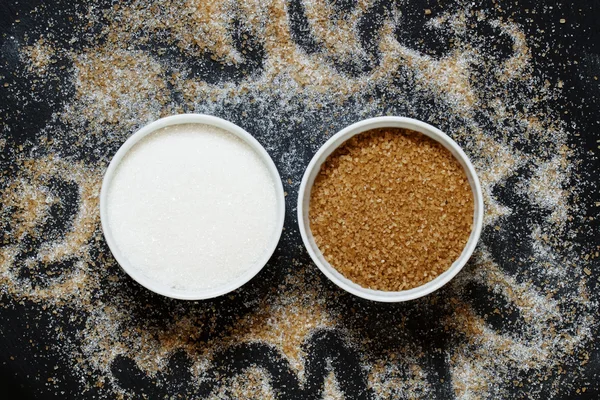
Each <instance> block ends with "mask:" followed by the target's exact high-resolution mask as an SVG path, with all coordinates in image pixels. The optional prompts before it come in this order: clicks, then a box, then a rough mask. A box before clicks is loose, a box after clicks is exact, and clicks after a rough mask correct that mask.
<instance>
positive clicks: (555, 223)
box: [0, 0, 598, 398]
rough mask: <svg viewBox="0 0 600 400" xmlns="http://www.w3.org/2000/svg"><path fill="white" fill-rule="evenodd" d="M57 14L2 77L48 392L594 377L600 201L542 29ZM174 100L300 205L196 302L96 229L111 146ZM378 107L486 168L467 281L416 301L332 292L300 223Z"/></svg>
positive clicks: (441, 13)
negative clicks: (134, 268) (587, 226)
mask: <svg viewBox="0 0 600 400" xmlns="http://www.w3.org/2000/svg"><path fill="white" fill-rule="evenodd" d="M61 7H62V8H61ZM61 7H57V9H59V10H60V12H58V11H55V10H51V9H50V8H49V7H45V6H43V5H42V6H40V7H38V8H37V9H36V10H34V11H35V12H32V13H30V14H28V15H26V16H23V17H21V19H22V20H23V23H25V22H27V23H28V24H29V26H34V27H35V26H36V24H37V21H42V20H43V21H51V22H53V23H52V24H51V26H50V29H49V30H48V31H46V30H45V29H43V28H42V27H44V26H46V25H45V24H44V25H42V24H40V26H39V27H37V28H33V29H31V30H30V31H29V32H27V35H25V31H24V30H19V29H20V28H19V26H16V27H15V28H14V32H13V36H12V37H13V38H12V39H11V38H10V37H9V38H7V39H5V48H7V49H8V48H14V53H15V54H18V57H13V58H10V59H9V60H8V61H7V63H6V64H4V66H3V67H2V68H3V69H4V70H7V69H8V72H11V73H14V75H10V76H14V78H4V79H5V82H6V83H7V85H6V87H4V91H5V94H6V97H5V98H6V101H5V103H4V105H3V107H4V108H3V109H2V110H0V111H1V115H2V122H0V123H2V124H3V130H4V132H6V133H7V135H6V138H3V139H2V142H0V147H2V150H3V157H2V159H1V160H0V163H1V164H2V169H3V170H4V171H6V172H5V174H4V175H3V176H2V177H1V178H0V188H1V196H2V209H1V211H0V215H1V220H0V222H1V223H2V226H3V230H2V235H3V237H2V246H1V247H0V262H1V264H0V277H1V278H0V279H1V282H2V297H3V302H4V303H5V309H4V312H5V313H6V315H12V314H10V310H17V309H18V310H20V309H21V308H23V309H24V310H25V311H20V312H23V313H25V314H26V315H27V317H26V318H25V319H24V320H25V321H27V322H23V323H28V324H30V323H31V325H32V326H33V324H35V323H36V318H38V317H34V316H33V315H37V314H36V313H38V310H39V312H40V313H41V312H42V311H41V310H45V312H50V317H49V318H50V319H49V320H48V321H46V322H44V324H45V325H43V324H42V326H41V327H40V328H39V329H51V330H52V331H56V332H57V335H56V337H55V338H52V339H48V346H49V348H48V350H46V351H47V352H48V353H51V355H50V356H48V357H51V358H57V359H60V360H62V361H61V362H62V363H64V367H63V368H64V371H62V370H60V371H61V372H62V373H63V374H66V376H68V377H66V378H65V377H63V378H60V377H58V376H56V375H57V374H56V373H55V372H54V371H53V370H45V369H44V368H43V367H40V369H39V372H38V373H39V374H40V377H39V378H40V379H41V380H43V381H44V382H46V380H47V379H51V380H49V381H47V383H46V384H44V385H40V386H39V388H38V389H36V390H38V391H39V392H40V393H46V392H53V391H55V390H58V391H61V390H63V391H64V390H67V391H71V392H72V393H79V392H81V391H84V392H86V393H88V394H89V395H90V396H91V395H93V394H99V395H104V396H109V397H114V396H115V395H122V396H125V397H136V396H137V395H139V391H141V390H142V389H143V390H144V393H146V394H147V395H148V396H149V397H156V396H157V395H159V394H161V393H163V394H171V393H176V392H178V393H182V394H186V395H188V396H202V397H204V396H213V397H215V398H230V397H249V396H251V395H253V394H254V395H257V396H261V397H268V396H272V397H275V398H290V397H293V396H296V397H298V398H303V397H302V396H307V397H312V398H321V397H326V398H335V396H339V397H343V396H344V395H347V396H350V395H356V394H357V393H362V395H363V396H364V397H365V398H371V397H373V398H394V397H410V396H414V397H423V398H449V397H452V396H455V397H457V398H479V397H509V396H514V395H515V393H516V394H517V395H518V394H519V393H521V394H522V395H529V396H538V397H551V396H555V397H556V396H560V395H562V394H564V393H568V392H564V391H565V390H571V389H573V390H575V388H572V387H570V386H569V385H570V384H571V382H572V379H574V378H573V376H570V377H566V376H564V375H562V374H561V371H564V370H569V371H570V373H571V374H574V375H576V374H577V373H578V372H577V371H579V370H580V369H581V370H582V371H583V370H584V369H585V361H586V357H588V358H589V354H588V352H587V350H586V348H587V347H588V346H589V344H590V342H591V340H592V338H593V336H594V332H596V330H597V317H596V312H595V309H596V306H597V301H598V296H597V294H596V293H597V292H595V291H593V290H591V288H592V287H593V286H591V285H592V284H591V283H590V282H591V281H592V278H591V277H588V275H592V276H593V277H595V275H593V274H595V272H593V268H591V265H592V263H597V261H595V260H594V257H596V256H595V251H594V249H592V248H590V246H589V243H587V242H586V241H585V240H583V239H580V238H579V236H578V233H577V232H576V229H578V228H577V227H578V226H580V225H577V224H576V222H578V221H579V222H581V220H582V219H583V218H584V217H585V215H586V213H589V209H588V208H586V207H589V206H590V205H593V202H592V199H590V198H588V197H586V192H585V190H584V189H585V188H586V187H587V186H588V185H590V184H591V183H590V180H591V177H589V176H585V175H581V172H582V171H581V170H580V169H579V167H578V165H579V160H581V159H582V158H584V157H585V154H584V153H583V151H582V150H579V149H574V148H572V147H571V146H570V143H571V142H570V140H572V137H573V135H575V134H576V133H577V128H576V126H572V125H567V124H566V123H565V122H564V121H563V120H562V119H561V117H560V115H559V114H558V113H557V112H556V110H555V108H554V105H555V104H556V103H559V102H560V101H564V100H563V96H564V95H563V93H562V85H563V84H562V83H561V82H560V81H559V82H550V81H548V80H547V79H546V77H545V76H544V73H543V72H541V71H539V70H538V69H537V68H538V65H537V64H536V63H535V62H534V60H533V55H532V48H534V49H536V50H539V49H541V48H543V47H544V44H543V42H542V41H541V40H538V39H536V37H535V36H534V33H535V32H533V31H532V29H531V28H527V27H524V26H522V25H520V24H518V23H516V22H510V19H509V18H507V12H504V11H502V10H494V11H490V10H480V9H476V8H474V6H472V5H471V4H470V3H464V4H460V5H456V6H453V7H451V8H448V9H442V8H432V13H431V14H425V13H424V12H423V8H418V7H416V6H415V5H411V4H401V3H399V4H395V3H389V4H388V3H387V2H379V1H373V2H369V1H367V2H334V3H318V2H309V1H305V2H300V1H296V0H292V1H287V2H284V1H267V2H259V1H256V2H236V1H224V2H202V1H195V0H189V1H179V2H157V3H149V2H145V1H133V2H130V3H128V4H127V5H119V4H117V5H109V4H104V3H99V4H92V5H89V4H87V3H86V4H77V3H74V4H69V5H62V6H61ZM26 19H27V21H26ZM421 38H423V40H421ZM11 46H12V47H11ZM3 54H5V53H3ZM6 54H12V53H10V52H7V53H6ZM3 57H5V58H6V56H3ZM3 73H4V72H3ZM3 76H9V75H8V74H4V75H3ZM11 79H12V80H11ZM179 112H201V113H209V114H214V115H218V116H221V117H224V118H226V119H229V120H231V121H233V122H235V123H236V124H238V125H240V126H242V127H244V128H245V129H246V130H248V131H249V132H252V133H253V134H254V135H255V136H256V137H257V139H258V140H259V141H260V142H261V143H262V144H263V145H264V146H265V147H266V148H267V150H268V151H269V152H270V153H271V155H272V156H273V158H274V160H275V162H276V164H277V166H278V168H279V170H280V172H281V175H282V177H283V178H284V180H285V181H286V190H287V192H288V193H289V195H288V197H287V200H288V209H290V210H291V211H292V212H290V213H289V214H288V215H289V216H288V219H287V220H286V230H285V232H284V235H283V237H282V242H281V246H280V250H278V251H277V252H276V254H275V256H274V258H273V259H272V261H271V263H270V265H268V266H267V267H266V268H265V271H263V272H262V273H261V274H260V275H259V277H258V278H257V279H254V280H253V281H251V282H250V283H249V284H248V285H247V286H245V287H244V289H242V290H240V291H238V292H236V293H234V294H233V295H232V296H229V297H226V298H222V299H216V300H213V301H207V302H201V303H181V302H177V301H169V300H166V299H163V298H160V297H156V296H154V295H152V294H150V293H148V292H147V291H145V290H144V289H142V288H140V287H138V286H137V285H135V284H134V283H132V282H131V281H130V280H129V279H128V278H127V277H126V276H125V275H124V274H123V273H122V272H121V271H120V270H119V269H118V267H117V265H116V263H115V261H114V260H113V259H112V257H111V255H110V252H109V251H108V249H107V247H106V245H105V243H104V240H103V237H102V234H101V231H100V226H99V215H98V208H97V201H98V197H97V196H98V192H99V187H100V182H101V178H102V173H103V171H104V169H105V167H106V165H107V162H108V161H109V160H110V157H111V156H112V154H114V152H115V151H116V149H117V148H118V147H119V146H120V144H122V143H123V141H124V140H125V139H126V138H127V137H128V136H129V135H130V134H131V133H132V132H134V131H135V130H136V129H137V128H139V127H140V126H142V125H144V124H145V123H147V122H149V121H152V120H154V119H156V118H159V117H161V116H165V115H168V114H173V113H179ZM382 114H389V115H405V116H411V117H416V118H419V119H424V120H426V121H428V122H430V123H432V124H433V125H436V126H439V127H440V128H441V129H442V130H444V131H445V132H447V133H448V134H450V135H451V136H452V137H453V138H454V139H455V140H456V141H457V142H458V143H459V144H460V145H461V146H462V147H463V148H464V149H465V151H466V152H467V153H468V155H469V156H470V157H471V158H472V160H473V162H474V164H475V167H476V169H477V170H478V173H479V174H480V177H481V181H482V185H483V187H484V195H485V200H486V207H487V212H486V221H485V227H484V235H483V237H482V243H481V245H480V246H479V248H478V250H477V251H476V253H475V255H474V257H473V259H472V260H471V262H470V263H469V264H468V266H467V267H466V268H465V270H464V271H463V272H462V273H461V274H460V275H459V276H458V278H457V279H456V280H455V281H454V282H453V283H452V284H451V285H450V286H449V287H447V288H445V289H443V290H442V291H441V292H439V293H437V294H434V295H432V296H430V297H428V298H426V299H422V300H419V301H415V302H410V303H407V304H400V305H379V304H370V303H365V302H362V301H359V300H357V299H355V298H353V297H350V296H349V295H347V294H344V293H341V292H340V291H339V290H337V289H335V288H334V287H333V286H332V285H331V284H330V283H329V282H327V281H326V279H324V278H323V277H321V276H320V274H318V273H317V272H318V271H317V270H316V268H315V267H314V266H313V265H312V264H311V263H310V260H309V258H308V256H307V255H306V254H305V253H304V251H303V250H302V247H301V241H300V239H299V235H298V233H297V231H296V221H295V220H294V217H292V215H295V214H294V212H293V206H294V204H295V198H296V195H297V188H298V184H299V181H300V178H301V175H302V172H303V169H304V167H305V166H306V164H307V163H308V161H309V159H310V157H311V156H312V154H313V153H314V151H316V149H317V148H318V147H319V146H320V144H322V143H323V142H324V141H325V140H327V138H328V137H329V136H330V135H331V134H333V133H334V132H335V131H337V130H338V129H341V128H342V127H344V126H346V125H348V124H349V123H351V122H355V121H356V120H358V119H362V118H366V117H370V116H375V115H382ZM29 115H37V116H39V117H36V118H29V117H28V116H29ZM572 221H574V222H572ZM589 252H591V253H589ZM580 254H584V255H586V254H591V258H590V256H589V255H588V259H585V258H583V259H580ZM21 304H24V305H21ZM67 314H68V315H71V320H70V322H69V320H67V321H65V320H64V319H63V317H61V315H67ZM13 322H14V323H15V324H19V322H17V321H16V320H14V321H13ZM7 328H8V326H7V325H5V326H4V327H3V328H2V329H3V330H5V329H7ZM25 337H26V336H25V335H24V336H23V338H25ZM23 340H24V339H23ZM44 357H45V356H44ZM340 359H341V360H344V362H340V361H339V360H340ZM581 373H584V372H581ZM46 375H47V376H46ZM549 377H550V378H549ZM528 382H533V383H535V384H533V383H531V384H530V383H528ZM523 384H524V385H523Z"/></svg>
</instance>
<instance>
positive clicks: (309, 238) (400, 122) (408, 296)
mask: <svg viewBox="0 0 600 400" xmlns="http://www.w3.org/2000/svg"><path fill="white" fill-rule="evenodd" d="M377 128H405V129H411V130H414V131H417V132H421V133H423V134H425V135H427V136H429V137H430V138H432V139H434V140H436V141H437V142H439V143H440V144H442V145H443V146H444V147H445V148H447V149H448V150H450V152H451V153H452V154H453V155H454V157H456V159H457V160H458V161H459V162H460V164H461V165H462V167H463V168H464V170H465V173H466V174H467V178H468V180H469V184H470V185H471V190H472V191H473V198H474V206H475V207H474V214H473V226H472V230H471V236H469V240H468V241H467V245H466V246H465V248H464V249H463V251H462V253H461V255H460V257H459V258H458V259H457V260H456V261H455V262H454V263H453V264H452V266H451V267H450V268H449V269H448V270H447V271H445V272H444V273H443V274H441V275H439V276H438V277H437V278H435V279H434V280H432V281H430V282H428V283H426V284H424V285H421V286H419V287H416V288H413V289H410V290H402V291H398V292H391V291H390V292H388V291H382V290H372V289H366V288H363V287H362V286H360V285H357V284H356V283H354V282H352V281H351V280H349V279H348V278H346V277H344V276H343V275H342V274H340V273H339V272H338V271H337V270H336V269H335V268H333V267H332V266H331V265H330V264H329V263H328V262H327V260H325V257H323V254H322V253H321V251H320V250H319V247H318V246H317V245H316V243H315V240H314V238H313V235H312V233H311V231H310V224H309V219H308V211H309V202H310V192H311V189H312V186H313V183H314V181H315V178H316V176H317V174H318V173H319V171H320V169H321V164H323V162H324V161H325V160H326V159H327V157H328V156H329V155H330V154H331V153H332V152H333V151H334V150H335V149H337V148H338V147H339V146H340V145H342V143H344V142H345V141H346V140H348V139H350V138H351V137H352V136H354V135H357V134H359V133H362V132H365V131H368V130H371V129H377ZM482 224H483V195H482V193H481V185H480V184H479V179H478V178H477V174H476V173H475V169H474V168H473V165H472V164H471V162H470V161H469V159H468V157H467V156H466V154H465V153H464V152H463V151H462V149H461V148H460V147H459V146H458V144H456V142H455V141H454V140H452V139H451V138H450V137H448V135H446V134H445V133H444V132H442V131H440V130H439V129H437V128H435V127H433V126H431V125H429V124H426V123H425V122H422V121H418V120H416V119H412V118H404V117H378V118H371V119H367V120H364V121H360V122H357V123H355V124H353V125H350V126H349V127H347V128H345V129H342V130H341V131H339V132H338V133H336V134H335V135H334V136H332V137H331V138H330V139H329V140H328V141H327V142H325V144H324V145H323V146H322V147H321V148H320V149H319V151H317V153H316V154H315V156H314V157H313V159H312V160H311V162H310V164H308V167H307V168H306V172H305V173H304V177H303V178H302V183H301V184H300V191H299V193H298V225H299V226H300V234H301V235H302V241H303V242H304V246H306V249H307V250H308V253H309V254H310V256H311V258H312V259H313V261H314V262H315V264H317V266H318V267H319V269H320V270H321V271H323V273H324V274H325V275H326V276H327V277H328V278H329V279H330V280H331V281H332V282H333V283H335V284H336V285H338V286H339V287H341V288H342V289H344V290H346V291H348V292H350V293H352V294H354V295H356V296H359V297H362V298H364V299H369V300H374V301H381V302H400V301H407V300H412V299H416V298H419V297H422V296H425V295H427V294H429V293H431V292H433V291H435V290H437V289H439V288H440V287H442V286H443V285H445V284H446V283H448V281H450V280H451V279H452V278H453V277H454V276H455V275H456V274H458V272H459V271H460V270H461V269H462V267H463V266H464V265H465V264H466V262H467V261H468V259H469V257H471V254H472V253H473V250H474V249H475V245H476V244H477V241H478V240H479V236H480V234H481V227H482Z"/></svg>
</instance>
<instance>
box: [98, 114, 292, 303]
mask: <svg viewBox="0 0 600 400" xmlns="http://www.w3.org/2000/svg"><path fill="white" fill-rule="evenodd" d="M179 124H206V125H212V126H216V127H218V128H221V129H224V130H225V131H227V132H230V133H233V134H234V135H236V136H237V137H239V138H240V139H242V140H243V141H244V142H246V143H247V144H248V145H250V147H252V148H253V149H254V150H255V151H256V153H257V154H258V155H259V157H260V158H261V159H262V160H263V162H264V163H265V165H266V167H267V169H268V170H269V172H270V174H271V177H272V178H273V183H274V185H275V193H276V196H277V219H276V221H275V227H274V228H273V233H272V235H271V241H270V242H269V245H268V246H267V247H266V248H265V251H264V253H263V255H262V256H261V257H260V259H259V260H258V261H257V262H256V263H255V264H254V265H252V266H251V267H250V268H249V269H248V270H247V271H246V272H244V273H243V274H242V275H241V276H239V277H237V278H236V279H234V280H232V281H230V282H228V283H226V284H224V285H222V286H220V287H216V288H211V289H203V290H194V291H189V290H181V289H174V288H172V287H169V286H167V285H165V284H162V283H161V282H157V281H155V280H152V279H150V278H148V277H147V276H145V275H144V274H143V273H142V272H141V271H140V269H138V268H134V266H132V265H131V264H130V263H129V261H128V260H127V258H125V257H124V256H123V254H122V253H121V252H120V251H119V247H118V246H117V243H116V242H115V238H114V236H113V235H112V233H111V230H110V226H109V224H108V210H107V204H108V201H107V200H108V198H107V196H108V188H109V186H110V182H111V180H112V179H113V177H114V174H115V171H116V168H117V166H118V165H119V163H120V161H121V160H122V159H123V157H124V156H125V154H127V152H128V151H129V150H130V149H131V148H132V147H133V145H134V144H136V143H137V142H138V141H140V139H142V138H143V137H145V136H147V135H149V134H151V133H152V132H154V131H156V130H158V129H161V128H164V127H166V126H171V125H179ZM284 217H285V197H284V193H283V185H282V183H281V177H280V176H279V172H278V171H277V167H275V164H274V163H273V160H272V159H271V157H270V156H269V154H268V153H267V151H266V150H265V149H264V148H263V147H262V146H261V145H260V143H258V141H257V140H256V139H254V137H252V135H250V134H249V133H248V132H246V131H245V130H244V129H242V128H240V127H239V126H237V125H235V124H233V123H231V122H229V121H225V120H224V119H221V118H217V117H213V116H210V115H202V114H181V115H173V116H171V117H166V118H162V119H159V120H158V121H154V122H152V123H151V124H149V125H146V126H145V127H143V128H142V129H140V130H139V131H137V132H136V133H134V134H133V135H132V136H131V137H130V138H129V139H127V141H125V143H123V145H122V146H121V148H120V149H119V150H118V151H117V153H116V154H115V156H114V157H113V159H112V160H111V162H110V164H109V166H108V169H107V170H106V173H105V174H104V180H103V181H102V190H101V192H100V219H101V222H102V231H103V232H104V237H105V238H106V242H107V243H108V247H109V248H110V251H111V252H112V254H113V256H114V257H115V259H116V260H117V262H118V263H119V265H120V266H121V268H123V270H124V271H125V272H126V273H127V274H128V275H129V276H131V277H132V278H133V279H134V280H135V281H137V282H138V283H139V284H140V285H142V286H144V287H146V288H147V289H149V290H151V291H153V292H156V293H158V294H162V295H164V296H167V297H172V298H175V299H182V300H202V299H209V298H213V297H217V296H221V295H223V294H226V293H229V292H231V291H233V290H235V289H237V288H239V287H240V286H242V285H243V284H245V283H246V282H248V281H249V280H250V279H252V278H253V277H254V276H255V275H256V274H257V273H258V272H259V271H260V270H261V269H262V268H263V267H264V266H265V264H266V263H267V261H269V258H271V255H273V252H274V251H275V248H276V247H277V243H278V242H279V238H280V237H281V232H282V228H283V221H284Z"/></svg>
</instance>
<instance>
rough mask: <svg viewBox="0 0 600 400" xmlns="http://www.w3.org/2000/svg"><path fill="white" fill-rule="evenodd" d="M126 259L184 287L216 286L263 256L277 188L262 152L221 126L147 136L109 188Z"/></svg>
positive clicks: (111, 218)
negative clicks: (260, 155)
mask: <svg viewBox="0 0 600 400" xmlns="http://www.w3.org/2000/svg"><path fill="white" fill-rule="evenodd" d="M107 206H108V207H107V210H108V223H109V227H110V230H111V233H112V234H113V236H114V239H115V242H116V243H117V245H118V247H119V249H120V251H121V252H122V254H123V255H124V256H125V257H126V258H127V259H128V261H129V263H130V264H131V265H132V266H133V267H134V268H137V269H139V270H140V271H141V272H143V273H144V274H145V275H146V276H147V277H148V278H150V279H152V280H154V281H158V282H161V283H162V284H165V285H168V286H169V287H172V288H176V289H181V290H197V289H209V288H215V287H219V286H221V285H223V284H225V283H227V282H230V281H231V280H233V279H235V278H237V277H238V276H240V275H241V274H243V273H244V272H245V271H246V270H248V269H249V268H250V267H251V266H252V265H253V264H254V263H255V262H256V261H257V260H258V259H259V258H260V257H261V256H262V255H263V254H264V252H265V250H266V247H267V245H268V243H269V241H270V239H271V237H272V235H273V234H274V227H275V222H276V216H277V213H276V196H275V186H274V182H273V180H272V178H271V175H270V173H269V171H268V169H267V167H266V165H265V164H264V162H263V161H262V160H261V158H260V157H259V155H258V154H257V153H256V152H255V151H254V150H253V149H252V148H251V147H250V146H249V145H248V144H247V143H245V142H244V141H242V140H241V139H239V138H238V137H237V136H235V135H233V134H231V133H229V132H226V131H224V130H222V129H220V128H217V127H213V126H209V125H202V124H185V125H175V126H171V127H166V128H163V129H161V130H159V131H157V132H155V133H152V134H150V135H149V136H147V137H145V138H144V139H142V140H141V141H139V142H138V143H137V144H135V145H134V147H133V148H132V149H131V150H130V151H129V152H128V153H127V154H126V156H125V157H124V158H123V160H122V161H121V163H120V164H119V166H118V167H117V169H116V170H115V174H114V177H113V180H112V182H111V184H110V186H109V191H108V202H107Z"/></svg>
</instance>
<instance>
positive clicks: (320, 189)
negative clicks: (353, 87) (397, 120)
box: [309, 128, 473, 291]
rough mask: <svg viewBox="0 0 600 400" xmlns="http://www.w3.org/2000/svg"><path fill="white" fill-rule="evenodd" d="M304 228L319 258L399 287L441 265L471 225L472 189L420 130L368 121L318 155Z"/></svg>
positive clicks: (355, 276)
mask: <svg viewBox="0 0 600 400" xmlns="http://www.w3.org/2000/svg"><path fill="white" fill-rule="evenodd" d="M309 220H310V228H311V231H312V233H313V235H314V237H315V241H316V243H317V245H318V246H319V249H320V250H321V252H322V253H323V255H324V257H325V259H326V260H327V261H328V262H329V263H330V264H331V265H332V266H333V267H334V268H335V269H337V270H338V271H339V272H340V273H341V274H342V275H344V276H345V277H346V278H348V279H350V280H352V281H353V282H355V283H357V284H359V285H360V286H362V287H365V288H370V289H376V290H385V291H399V290H407V289H411V288H415V287H417V286H421V285H423V284H425V283H427V282H429V281H431V280H433V279H435V278H436V277H437V276H438V275H440V274H441V273H443V272H444V271H446V270H447V269H448V268H449V267H450V266H451V265H452V263H453V262H454V261H456V259H457V258H458V257H459V256H460V254H461V252H462V250H463V248H464V247H465V245H466V243H467V240H468V238H469V235H470V233H471V225H472V223H473V194H472V192H471V187H470V185H469V182H468V180H467V176H466V174H465V172H464V170H463V168H462V166H461V165H460V164H459V162H458V161H457V160H456V158H454V156H453V155H452V154H451V153H450V151H448V150H447V149H446V148H445V147H443V146H442V145H441V144H439V143H438V142H436V141H435V140H433V139H430V138H429V137H427V136H425V135H423V134H422V133H419V132H416V131H411V130H406V129H398V128H383V129H374V130H370V131H367V132H364V133H361V134H359V135H356V136H354V137H353V138H351V139H349V140H348V141H346V142H345V143H344V144H343V145H342V146H340V147H339V148H338V149H336V150H335V151H334V152H333V153H332V154H331V155H330V156H329V157H328V158H327V160H326V161H325V162H324V163H323V165H322V166H321V170H320V172H319V174H318V175H317V178H316V179H315V183H314V185H313V188H312V192H311V198H310V209H309Z"/></svg>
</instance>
